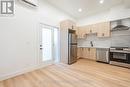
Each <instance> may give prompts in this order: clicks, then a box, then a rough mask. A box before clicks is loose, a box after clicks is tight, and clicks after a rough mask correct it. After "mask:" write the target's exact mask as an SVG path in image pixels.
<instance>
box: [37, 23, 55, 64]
mask: <svg viewBox="0 0 130 87" xmlns="http://www.w3.org/2000/svg"><path fill="white" fill-rule="evenodd" d="M44 25H46V24H44V23H40V24H39V29H38V64H39V65H43V66H47V65H51V64H53V63H54V58H53V55H54V45H53V44H54V39H53V36H54V31H53V29H52V40H53V41H52V42H53V43H52V60H48V61H42V51H41V50H40V45H41V42H40V41H41V39H42V28H43V26H44ZM47 26H49V25H47Z"/></svg>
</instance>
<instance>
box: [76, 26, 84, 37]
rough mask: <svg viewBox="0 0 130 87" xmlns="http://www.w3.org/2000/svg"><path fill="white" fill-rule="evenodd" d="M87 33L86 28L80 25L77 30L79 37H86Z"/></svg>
mask: <svg viewBox="0 0 130 87" xmlns="http://www.w3.org/2000/svg"><path fill="white" fill-rule="evenodd" d="M85 34H86V31H85V28H84V27H79V28H78V30H77V35H78V38H85Z"/></svg>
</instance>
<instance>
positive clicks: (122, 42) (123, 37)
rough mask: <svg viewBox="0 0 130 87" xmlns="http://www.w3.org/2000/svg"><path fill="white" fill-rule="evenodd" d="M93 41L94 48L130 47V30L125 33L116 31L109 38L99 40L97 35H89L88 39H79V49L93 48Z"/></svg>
mask: <svg viewBox="0 0 130 87" xmlns="http://www.w3.org/2000/svg"><path fill="white" fill-rule="evenodd" d="M91 41H92V42H93V45H94V47H102V48H108V47H111V46H120V47H124V46H128V47H130V29H129V30H125V31H114V32H112V34H111V37H109V38H99V37H97V36H96V34H91V35H87V38H84V39H78V47H91V44H90V42H91Z"/></svg>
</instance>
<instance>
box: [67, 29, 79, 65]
mask: <svg viewBox="0 0 130 87" xmlns="http://www.w3.org/2000/svg"><path fill="white" fill-rule="evenodd" d="M68 46H69V47H68V52H69V53H68V64H73V63H75V62H76V61H77V35H76V31H75V30H69V32H68Z"/></svg>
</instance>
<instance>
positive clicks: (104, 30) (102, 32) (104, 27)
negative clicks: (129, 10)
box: [97, 22, 110, 37]
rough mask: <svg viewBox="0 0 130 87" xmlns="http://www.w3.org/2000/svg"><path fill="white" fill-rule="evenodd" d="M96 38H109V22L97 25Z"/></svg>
mask: <svg viewBox="0 0 130 87" xmlns="http://www.w3.org/2000/svg"><path fill="white" fill-rule="evenodd" d="M97 29H98V32H97V36H98V37H110V22H103V23H98V24H97Z"/></svg>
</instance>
